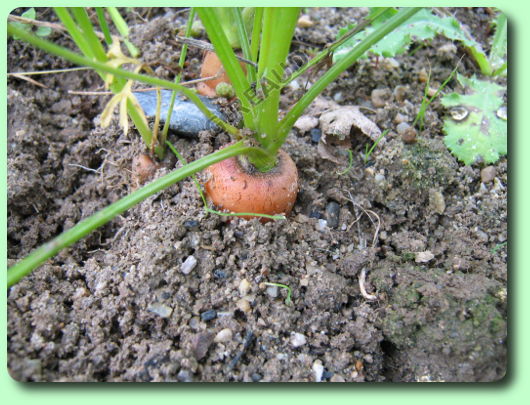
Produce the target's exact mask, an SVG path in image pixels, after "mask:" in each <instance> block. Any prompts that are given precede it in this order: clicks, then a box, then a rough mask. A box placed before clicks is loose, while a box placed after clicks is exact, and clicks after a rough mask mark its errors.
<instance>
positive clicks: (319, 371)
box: [313, 359, 324, 382]
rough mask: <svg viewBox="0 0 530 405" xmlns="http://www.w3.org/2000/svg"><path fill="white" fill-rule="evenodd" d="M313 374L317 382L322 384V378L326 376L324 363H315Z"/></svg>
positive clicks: (317, 361)
mask: <svg viewBox="0 0 530 405" xmlns="http://www.w3.org/2000/svg"><path fill="white" fill-rule="evenodd" d="M313 373H314V374H315V381H316V382H320V381H322V376H323V375H324V366H323V365H322V361H320V360H318V359H317V360H315V361H314V363H313Z"/></svg>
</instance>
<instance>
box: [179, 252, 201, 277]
mask: <svg viewBox="0 0 530 405" xmlns="http://www.w3.org/2000/svg"><path fill="white" fill-rule="evenodd" d="M196 265H197V259H196V258H195V256H188V258H187V259H186V260H184V263H182V266H180V271H181V272H182V273H183V274H190V273H191V271H192V270H193V269H194V268H195V266H196Z"/></svg>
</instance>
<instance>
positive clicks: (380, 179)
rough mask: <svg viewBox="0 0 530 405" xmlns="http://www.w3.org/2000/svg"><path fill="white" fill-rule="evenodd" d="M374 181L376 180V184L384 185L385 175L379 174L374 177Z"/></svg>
mask: <svg viewBox="0 0 530 405" xmlns="http://www.w3.org/2000/svg"><path fill="white" fill-rule="evenodd" d="M374 180H375V182H376V183H382V182H383V181H385V175H384V174H381V173H377V174H376V175H375V176H374Z"/></svg>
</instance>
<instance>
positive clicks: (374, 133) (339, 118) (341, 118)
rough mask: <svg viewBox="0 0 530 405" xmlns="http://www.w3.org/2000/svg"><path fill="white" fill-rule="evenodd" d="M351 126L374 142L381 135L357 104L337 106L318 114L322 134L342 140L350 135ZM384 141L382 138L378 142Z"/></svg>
mask: <svg viewBox="0 0 530 405" xmlns="http://www.w3.org/2000/svg"><path fill="white" fill-rule="evenodd" d="M352 127H355V128H357V129H359V130H360V131H361V132H362V133H363V134H364V135H366V136H367V137H368V138H370V139H371V140H372V141H374V142H375V141H376V140H377V138H379V136H380V135H381V130H380V129H379V128H378V127H377V125H376V124H375V123H374V122H373V121H372V120H370V119H369V118H368V117H366V116H365V115H364V114H363V113H362V112H361V111H360V109H359V107H357V106H344V107H339V108H337V109H334V110H332V111H329V112H326V113H324V114H322V115H321V116H320V128H321V129H322V133H323V134H324V135H335V136H337V137H338V138H339V139H341V140H342V139H345V138H346V137H348V136H349V135H350V131H351V129H352ZM384 141H385V140H384V139H382V140H381V142H380V143H381V144H382V143H383V142H384Z"/></svg>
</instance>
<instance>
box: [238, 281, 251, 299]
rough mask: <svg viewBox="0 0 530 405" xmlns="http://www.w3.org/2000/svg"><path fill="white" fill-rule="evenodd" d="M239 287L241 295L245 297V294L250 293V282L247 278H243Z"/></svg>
mask: <svg viewBox="0 0 530 405" xmlns="http://www.w3.org/2000/svg"><path fill="white" fill-rule="evenodd" d="M238 289H239V295H240V296H241V297H244V296H245V295H247V294H248V292H249V291H250V283H249V282H248V280H247V279H246V278H244V279H243V280H241V282H240V283H239V287H238Z"/></svg>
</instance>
